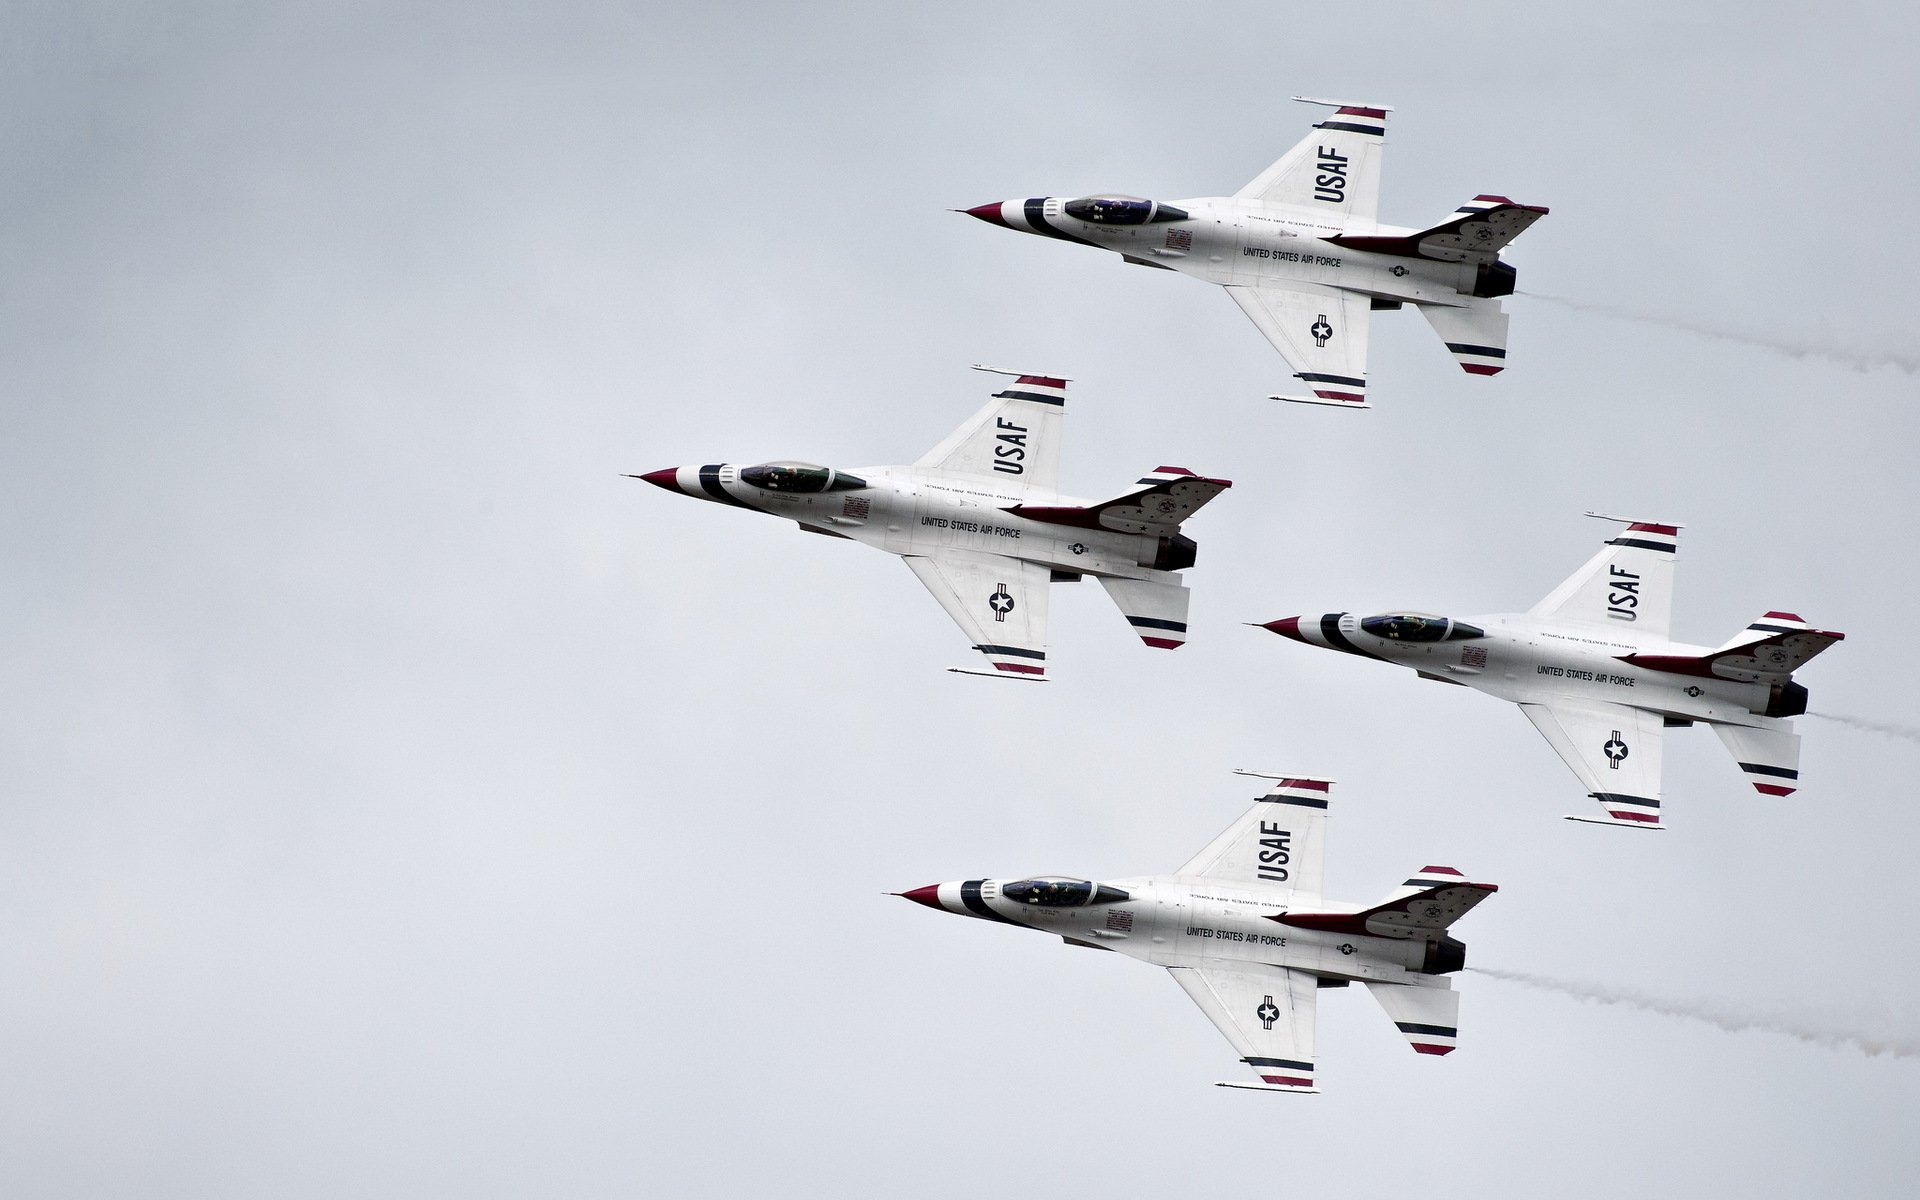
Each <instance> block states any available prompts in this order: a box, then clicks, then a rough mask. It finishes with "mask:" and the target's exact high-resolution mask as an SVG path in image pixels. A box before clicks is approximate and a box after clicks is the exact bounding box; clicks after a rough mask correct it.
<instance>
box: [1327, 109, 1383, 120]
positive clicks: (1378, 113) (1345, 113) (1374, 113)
mask: <svg viewBox="0 0 1920 1200" xmlns="http://www.w3.org/2000/svg"><path fill="white" fill-rule="evenodd" d="M1334 115H1335V116H1340V117H1372V118H1373V119H1374V120H1376V121H1384V120H1386V119H1387V112H1386V110H1385V109H1382V108H1343V109H1341V110H1340V111H1339V112H1337V113H1335V114H1334Z"/></svg>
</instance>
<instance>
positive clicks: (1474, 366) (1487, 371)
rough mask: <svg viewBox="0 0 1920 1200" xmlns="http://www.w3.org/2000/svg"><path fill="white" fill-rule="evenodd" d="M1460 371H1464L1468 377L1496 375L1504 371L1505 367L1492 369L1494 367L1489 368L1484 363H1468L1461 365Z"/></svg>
mask: <svg viewBox="0 0 1920 1200" xmlns="http://www.w3.org/2000/svg"><path fill="white" fill-rule="evenodd" d="M1460 369H1461V370H1462V371H1465V372H1466V373H1467V374H1469V375H1498V374H1499V373H1500V372H1502V371H1504V370H1506V368H1505V367H1494V366H1489V365H1487V364H1486V363H1470V362H1463V363H1461V364H1460Z"/></svg>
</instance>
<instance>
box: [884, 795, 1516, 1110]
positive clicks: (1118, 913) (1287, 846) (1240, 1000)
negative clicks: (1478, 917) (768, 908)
mask: <svg viewBox="0 0 1920 1200" xmlns="http://www.w3.org/2000/svg"><path fill="white" fill-rule="evenodd" d="M1235 773H1236V774H1239V775H1252V776H1255V777H1256V778H1260V779H1269V780H1273V781H1274V783H1273V786H1272V790H1271V791H1270V792H1269V793H1268V794H1267V795H1265V796H1262V797H1260V800H1259V802H1258V803H1256V804H1255V805H1254V806H1253V808H1252V809H1250V810H1249V811H1248V812H1247V813H1246V815H1245V816H1242V817H1241V818H1240V819H1239V820H1237V821H1235V822H1234V823H1233V824H1232V825H1229V826H1228V827H1227V829H1226V831H1225V832H1224V833H1222V834H1221V835H1220V836H1219V837H1217V838H1215V839H1213V841H1211V842H1209V843H1207V846H1206V848H1205V849H1203V850H1201V851H1200V853H1198V854H1196V855H1194V856H1193V858H1191V859H1190V860H1188V862H1187V863H1186V865H1184V866H1182V867H1181V868H1180V869H1179V870H1177V871H1175V872H1174V873H1173V874H1171V875H1145V876H1140V877H1138V878H1131V879H1114V880H1108V881H1103V882H1095V881H1093V880H1089V879H1076V878H1072V877H1070V876H1064V875H1040V876H1034V877H1031V878H1025V879H1016V880H1007V881H1001V880H995V879H969V880H966V881H964V882H960V883H940V884H933V885H930V886H928V887H922V888H915V889H914V890H912V891H910V892H898V893H895V894H896V895H900V896H904V897H905V898H907V899H908V900H912V901H914V902H916V903H918V904H924V905H926V906H927V907H928V908H937V909H940V910H942V911H944V912H950V913H955V914H958V915H960V916H963V917H979V918H981V919H982V920H987V921H998V922H1001V923H1002V924H1007V925H1019V926H1023V927H1025V928H1027V929H1037V930H1039V931H1041V932H1042V933H1052V934H1057V935H1059V937H1060V938H1061V939H1062V940H1063V941H1065V942H1066V943H1067V944H1068V945H1069V946H1085V947H1087V948H1089V949H1094V950H1116V951H1118V952H1120V953H1121V954H1125V955H1127V956H1128V957H1130V958H1138V959H1142V960H1144V961H1146V962H1150V963H1153V964H1154V965H1155V966H1161V967H1165V968H1167V970H1168V971H1169V972H1171V973H1172V975H1173V978H1174V980H1175V982H1177V983H1179V985H1180V986H1181V987H1183V988H1185V989H1186V991H1187V995H1189V996H1191V997H1193V1001H1194V1003H1195V1004H1198V1005H1199V1006H1200V1010H1201V1011H1202V1012H1204V1013H1206V1014H1207V1017H1208V1019H1209V1020H1211V1021H1212V1022H1213V1023H1214V1024H1215V1025H1216V1026H1218V1027H1219V1030H1220V1032H1221V1033H1223V1034H1225V1035H1226V1038H1227V1041H1229V1042H1231V1043H1232V1044H1233V1048H1234V1050H1235V1051H1237V1052H1238V1053H1239V1055H1240V1061H1242V1062H1244V1063H1246V1064H1247V1065H1248V1066H1249V1067H1251V1068H1253V1073H1254V1074H1255V1075H1256V1076H1258V1077H1259V1082H1258V1083H1243V1082H1238V1081H1234V1082H1222V1083H1220V1084H1219V1086H1220V1087H1232V1088H1256V1089H1260V1090H1263V1091H1272V1092H1313V1091H1316V1090H1317V1089H1316V1088H1315V1087H1314V1078H1315V1065H1314V1048H1313V1023H1314V1005H1315V999H1316V997H1317V996H1318V995H1319V989H1321V988H1329V987H1345V986H1347V985H1348V984H1349V983H1352V982H1353V981H1355V980H1359V981H1360V982H1361V983H1364V984H1366V985H1367V990H1368V991H1370V992H1372V993H1373V997H1374V999H1376V1000H1378V1001H1379V1002H1380V1007H1382V1008H1384V1009H1386V1010H1387V1016H1388V1018H1389V1019H1390V1020H1392V1021H1393V1023H1394V1025H1395V1026H1396V1027H1397V1028H1398V1029H1399V1030H1400V1033H1401V1035H1402V1036H1404V1037H1405V1038H1406V1039H1407V1041H1408V1042H1410V1043H1411V1044H1412V1046H1413V1048H1414V1049H1415V1050H1416V1051H1418V1052H1419V1053H1421V1054H1446V1053H1449V1052H1450V1051H1452V1050H1453V1049H1454V1046H1455V1045H1456V1043H1457V1040H1458V1033H1459V1015H1460V997H1459V994H1458V993H1456V992H1455V991H1454V990H1453V983H1452V981H1451V980H1449V979H1447V978H1446V976H1447V974H1448V973H1449V972H1452V971H1458V970H1459V969H1460V968H1461V967H1463V966H1465V965H1466V950H1467V948H1466V945H1465V944H1464V943H1462V942H1460V941H1458V940H1456V939H1454V938H1453V937H1451V936H1449V935H1448V933H1447V930H1448V927H1449V926H1451V925H1452V924H1453V923H1454V922H1455V921H1457V920H1459V919H1460V918H1461V917H1462V916H1464V915H1466V913H1467V911H1468V910H1470V909H1471V908H1473V906H1474V905H1476V904H1478V903H1480V901H1482V900H1484V899H1486V898H1487V897H1488V896H1490V895H1492V894H1493V893H1494V892H1495V891H1497V890H1499V889H1498V888H1496V887H1495V886H1494V885H1493V884H1490V883H1471V882H1469V881H1468V880H1467V877H1466V876H1464V875H1462V874H1461V873H1460V872H1458V871H1456V870H1454V869H1453V868H1452V867H1431V866H1430V867H1422V868H1420V870H1418V871H1417V872H1415V873H1414V874H1413V876H1412V877H1411V878H1409V879H1408V880H1407V881H1406V882H1405V883H1404V884H1402V885H1401V886H1400V887H1398V888H1395V889H1394V890H1393V891H1392V892H1390V893H1388V895H1387V897H1386V899H1384V900H1382V901H1380V902H1379V903H1378V904H1373V905H1356V904H1335V903H1330V902H1328V901H1327V900H1325V899H1323V898H1322V897H1321V895H1320V877H1321V862H1322V859H1323V857H1324V855H1325V837H1326V832H1325V831H1326V823H1327V796H1328V792H1329V791H1330V789H1331V787H1332V784H1331V781H1329V780H1325V779H1314V778H1310V777H1307V776H1297V775H1296V776H1286V775H1269V774H1264V773H1262V772H1258V771H1238V772H1235Z"/></svg>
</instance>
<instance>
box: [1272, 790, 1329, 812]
mask: <svg viewBox="0 0 1920 1200" xmlns="http://www.w3.org/2000/svg"><path fill="white" fill-rule="evenodd" d="M1260 801H1261V803H1263V804H1298V805H1299V806H1300V807H1301V808H1325V807H1326V806H1327V801H1326V797H1324V796H1282V795H1280V794H1279V793H1277V792H1276V793H1274V794H1273V795H1271V796H1262V797H1260Z"/></svg>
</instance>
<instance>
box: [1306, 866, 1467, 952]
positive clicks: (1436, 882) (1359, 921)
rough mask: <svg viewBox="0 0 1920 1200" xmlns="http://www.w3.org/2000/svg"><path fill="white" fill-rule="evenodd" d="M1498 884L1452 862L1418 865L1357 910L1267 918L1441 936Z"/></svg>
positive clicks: (1353, 930)
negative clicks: (1476, 878)
mask: <svg viewBox="0 0 1920 1200" xmlns="http://www.w3.org/2000/svg"><path fill="white" fill-rule="evenodd" d="M1499 890H1500V889H1499V888H1498V887H1497V886H1495V885H1494V884H1491V883H1472V882H1469V881H1468V879H1467V877H1466V876H1465V875H1462V874H1461V873H1460V872H1458V871H1456V870H1454V869H1453V868H1452V867H1422V868H1421V869H1420V870H1419V871H1418V872H1417V873H1416V874H1415V875H1414V876H1413V877H1412V878H1410V879H1408V880H1407V881H1406V882H1405V883H1404V884H1402V885H1400V887H1398V888H1396V889H1395V890H1394V891H1393V893H1392V894H1391V895H1389V896H1388V897H1387V898H1386V899H1385V900H1383V901H1381V902H1380V903H1379V904H1376V905H1374V906H1373V907H1372V908H1369V909H1363V910H1362V911H1360V912H1355V913H1342V912H1298V911H1296V912H1286V913H1281V914H1279V915H1278V916H1275V917H1270V918H1268V919H1269V920H1273V921H1278V922H1280V923H1281V924H1282V925H1292V926H1294V927H1295V928H1297V929H1318V930H1322V931H1324V932H1327V933H1344V934H1348V935H1351V936H1355V937H1391V938H1428V939H1433V938H1439V937H1443V936H1445V935H1446V931H1447V927H1448V926H1450V925H1452V924H1453V923H1454V922H1455V921H1458V920H1459V919H1460V918H1461V917H1464V916H1466V915H1467V913H1469V912H1471V911H1472V910H1473V907H1474V906H1475V905H1476V904H1479V903H1480V902H1481V901H1482V900H1485V899H1486V898H1487V897H1488V896H1491V895H1492V894H1493V893H1495V892H1497V891H1499Z"/></svg>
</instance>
